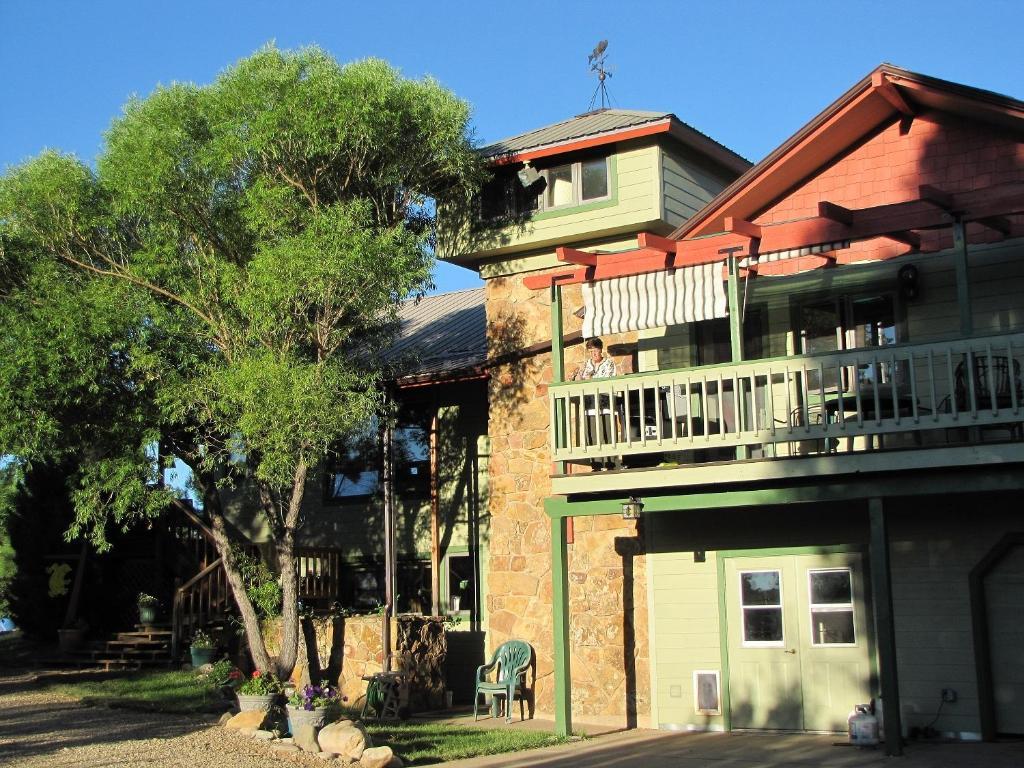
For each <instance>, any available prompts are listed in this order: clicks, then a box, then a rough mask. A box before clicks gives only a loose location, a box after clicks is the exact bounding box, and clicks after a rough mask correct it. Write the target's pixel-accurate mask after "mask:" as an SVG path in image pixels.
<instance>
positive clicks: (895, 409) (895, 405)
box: [889, 353, 900, 425]
mask: <svg viewBox="0 0 1024 768" xmlns="http://www.w3.org/2000/svg"><path fill="white" fill-rule="evenodd" d="M889 379H890V380H889V391H890V392H891V393H892V414H893V419H894V420H895V421H896V424H897V425H899V423H900V403H899V393H898V392H897V391H896V355H895V353H893V354H890V355H889Z"/></svg>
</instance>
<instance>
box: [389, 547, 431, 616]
mask: <svg viewBox="0 0 1024 768" xmlns="http://www.w3.org/2000/svg"><path fill="white" fill-rule="evenodd" d="M395 578H396V580H397V582H398V584H397V592H396V595H395V603H396V605H397V608H398V612H399V613H423V614H428V613H430V609H431V605H430V561H428V560H409V561H405V562H400V563H398V570H397V572H396V574H395Z"/></svg>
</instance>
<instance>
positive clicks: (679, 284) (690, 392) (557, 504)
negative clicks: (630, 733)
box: [447, 65, 1024, 753]
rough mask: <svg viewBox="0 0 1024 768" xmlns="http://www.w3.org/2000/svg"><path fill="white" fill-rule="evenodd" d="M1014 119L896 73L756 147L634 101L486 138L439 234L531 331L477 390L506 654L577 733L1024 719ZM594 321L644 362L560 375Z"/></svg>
mask: <svg viewBox="0 0 1024 768" xmlns="http://www.w3.org/2000/svg"><path fill="white" fill-rule="evenodd" d="M1022 136H1024V103H1022V102H1020V101H1017V100H1015V99H1012V98H1008V97H1005V96H1000V95H998V94H993V93H990V92H986V91H982V90H979V89H976V88H970V87H966V86H962V85H957V84H953V83H949V82H945V81H941V80H937V79H934V78H930V77H926V76H923V75H918V74H915V73H912V72H908V71H906V70H903V69H900V68H897V67H893V66H890V65H882V66H880V67H878V68H877V69H876V70H874V71H873V72H872V73H871V74H870V75H868V76H867V77H866V78H864V79H863V80H861V81H860V82H858V83H857V84H855V85H854V86H853V87H852V88H851V89H850V90H849V91H847V92H846V93H845V94H843V95H842V96H841V97H840V98H839V99H838V100H836V101H835V102H834V103H833V104H832V105H830V106H829V107H828V108H826V109H825V110H824V111H823V112H822V113H821V114H820V115H818V116H817V117H815V118H814V119H812V120H811V121H810V122H809V123H808V124H807V125H806V126H805V127H804V128H802V129H801V130H800V131H798V132H797V133H796V134H795V135H794V136H793V137H792V138H790V139H789V140H787V141H786V142H785V143H783V144H782V145H781V146H780V147H779V148H778V149H776V150H775V151H773V152H772V153H771V154H769V155H768V156H767V157H766V158H765V159H764V160H762V161H761V162H759V163H757V164H756V165H754V166H753V167H748V166H747V164H746V162H745V161H743V159H742V158H739V157H738V156H736V155H735V154H734V153H732V152H730V151H729V150H727V149H726V148H724V147H721V146H720V145H718V144H716V143H715V142H713V141H712V140H711V139H709V138H708V137H706V136H703V135H702V134H700V133H698V132H697V131H695V130H693V129H692V128H689V127H687V126H685V125H684V124H682V123H681V122H680V121H678V120H677V119H676V118H675V117H673V116H671V115H667V114H662V113H637V112H628V111H624V110H604V111H599V112H597V113H590V114H587V115H582V116H580V117H577V118H574V119H572V120H569V121H566V122H564V123H560V124H558V125H555V126H551V127H548V128H543V129H540V130H538V131H534V132H531V133H528V134H524V135H522V136H518V137H514V138H512V139H509V140H506V141H504V142H499V143H498V144H497V145H494V146H492V147H490V148H487V149H486V150H484V151H485V152H487V153H488V155H489V156H490V157H491V158H492V160H493V168H494V171H495V181H494V186H493V187H492V188H491V190H490V191H489V193H488V195H487V196H485V200H484V215H485V216H490V217H492V218H495V219H496V220H497V221H498V222H499V224H500V225H499V226H496V227H494V228H493V229H492V231H490V232H487V233H485V234H484V235H481V236H480V237H479V238H478V240H477V241H475V242H473V241H467V240H460V241H459V242H458V243H457V244H456V245H454V246H452V247H451V248H450V250H449V251H448V253H447V256H448V258H450V259H451V260H453V261H455V262H457V263H460V264H464V265H467V266H471V267H473V268H475V269H477V270H478V271H479V272H480V274H481V275H482V276H483V277H484V278H485V280H486V310H487V324H488V344H489V348H490V353H491V355H492V357H493V356H494V355H495V354H497V353H500V352H503V351H507V350H509V349H521V350H522V349H532V350H535V351H536V353H535V354H533V355H532V356H529V357H522V358H519V359H514V360H510V361H508V362H507V363H505V364H503V365H496V366H494V367H493V369H492V375H491V380H490V389H489V399H488V406H489V412H490V416H489V422H488V434H489V437H490V443H491V460H490V481H489V489H490V542H489V548H490V558H489V567H488V581H489V597H488V605H487V624H486V626H487V630H488V633H489V634H488V644H489V645H490V646H492V647H493V646H496V645H497V644H498V643H500V642H501V641H502V640H504V639H507V638H512V637H518V638H523V639H527V640H529V641H530V642H531V643H532V644H533V645H534V646H535V648H536V650H537V661H538V670H537V683H536V691H535V697H536V704H537V708H538V710H539V711H540V712H542V713H550V714H553V715H554V717H555V718H556V722H557V728H558V730H559V732H562V733H564V732H567V731H569V730H570V729H571V724H572V719H573V718H574V717H575V718H578V719H582V720H590V721H606V722H615V723H621V724H625V725H632V726H635V725H641V726H649V727H656V728H665V729H680V730H731V729H765V730H796V731H801V730H804V731H837V730H845V727H846V719H847V715H848V714H849V712H850V711H851V709H852V708H853V707H854V705H856V704H860V703H866V702H868V701H869V700H870V699H872V698H878V697H879V696H880V697H881V701H882V703H884V708H883V714H882V718H881V719H882V721H883V725H884V727H885V729H886V732H887V733H888V734H889V735H890V739H889V740H888V741H887V747H888V749H889V751H890V752H891V753H897V752H898V751H899V749H900V744H899V740H898V739H894V738H892V736H893V735H894V734H898V733H900V732H901V731H902V732H903V733H911V732H912V733H915V734H916V733H919V732H925V729H928V728H934V730H935V731H938V732H940V733H943V734H946V735H950V736H953V737H958V738H964V739H973V738H980V737H985V738H990V737H992V736H994V735H996V734H999V733H1015V734H1021V733H1024V662H1022V660H1021V657H1020V654H1019V651H1018V650H1017V649H1018V645H1019V630H1017V629H1016V626H1017V622H1016V616H1017V615H1018V613H1019V611H1020V609H1021V608H1024V520H1022V518H1021V511H1020V510H1021V505H1020V501H1019V498H1020V491H1021V490H1022V489H1024V472H1022V463H1024V443H1022V437H1024V435H1022V424H1024V410H1022V409H1024V379H1022V377H1021V371H1022V362H1024V291H1022V290H1021V288H1022V285H1024V240H1022V239H1021V237H1022V236H1024V217H1022V216H1021V214H1022V212H1024V144H1022ZM517 184H518V186H517ZM501 217H505V218H501ZM580 310H582V311H580ZM584 335H587V336H589V335H600V336H602V337H603V338H604V340H605V342H606V344H607V345H608V346H607V347H606V348H607V349H610V350H611V352H612V356H613V357H614V358H616V361H617V363H618V364H619V365H620V369H621V370H624V371H627V372H628V373H623V374H622V375H618V376H616V377H613V378H606V379H592V380H589V381H566V378H567V376H566V373H567V371H569V370H571V369H572V367H573V366H574V365H575V364H576V363H577V362H578V361H579V359H580V352H579V350H578V348H576V347H575V346H574V345H575V344H576V343H578V342H579V340H580V339H581V338H582V337H583V336H584ZM547 345H550V352H549V351H547V349H548V346H547ZM609 460H610V461H612V462H613V466H614V468H613V469H605V470H602V471H593V469H592V464H595V463H596V464H597V466H601V465H605V464H606V463H607V461H609ZM641 510H642V511H641Z"/></svg>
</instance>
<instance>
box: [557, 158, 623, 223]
mask: <svg viewBox="0 0 1024 768" xmlns="http://www.w3.org/2000/svg"><path fill="white" fill-rule="evenodd" d="M542 175H543V176H544V180H545V182H546V185H545V187H544V192H543V194H542V199H543V210H545V211H550V210H553V209H555V208H564V207H568V206H573V205H583V204H585V203H590V202H594V201H595V200H603V199H605V198H607V197H608V188H609V184H608V158H607V157H592V158H589V159H586V160H577V161H576V162H574V163H564V164H562V165H556V166H553V167H551V168H548V169H546V170H544V171H543V173H542Z"/></svg>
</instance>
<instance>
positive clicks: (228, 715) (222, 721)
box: [217, 712, 235, 725]
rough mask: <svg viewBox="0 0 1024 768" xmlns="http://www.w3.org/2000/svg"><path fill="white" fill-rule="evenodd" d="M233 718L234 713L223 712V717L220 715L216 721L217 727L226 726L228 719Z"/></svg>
mask: <svg viewBox="0 0 1024 768" xmlns="http://www.w3.org/2000/svg"><path fill="white" fill-rule="evenodd" d="M234 716H235V713H234V712H225V713H224V714H223V715H221V716H220V718H219V719H218V720H217V725H227V724H228V720H230V719H231V718H232V717H234Z"/></svg>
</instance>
